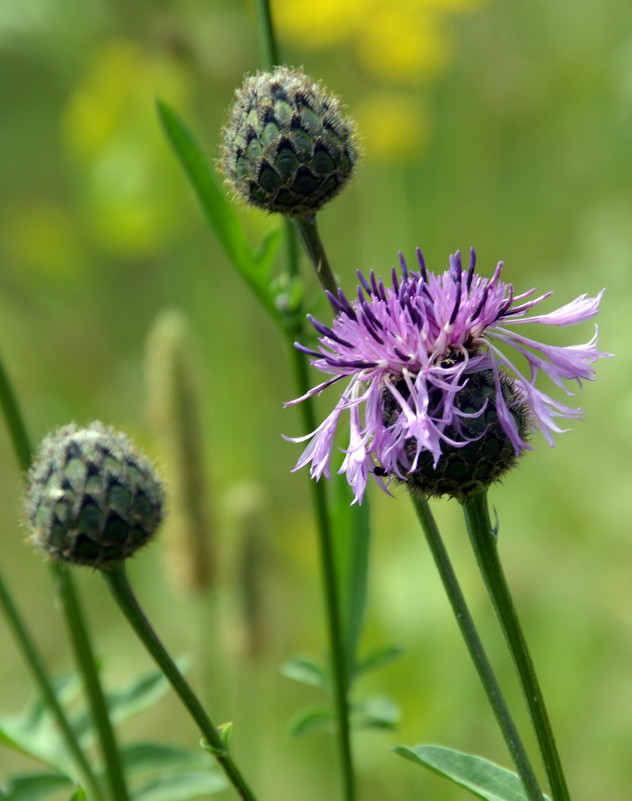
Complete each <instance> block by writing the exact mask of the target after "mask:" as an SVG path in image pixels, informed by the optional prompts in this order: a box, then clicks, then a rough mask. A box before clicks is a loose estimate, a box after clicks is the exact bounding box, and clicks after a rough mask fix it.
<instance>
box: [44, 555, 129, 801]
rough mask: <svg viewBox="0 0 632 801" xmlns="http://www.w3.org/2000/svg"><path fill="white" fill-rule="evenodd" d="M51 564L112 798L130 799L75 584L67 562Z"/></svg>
mask: <svg viewBox="0 0 632 801" xmlns="http://www.w3.org/2000/svg"><path fill="white" fill-rule="evenodd" d="M52 567H53V575H54V577H55V580H56V583H57V592H58V594H59V598H60V600H61V603H62V607H63V610H64V615H65V618H66V624H67V626H68V630H69V631H70V636H71V639H72V646H73V650H74V653H75V659H76V661H77V665H78V666H79V669H80V671H81V675H82V676H83V680H84V683H85V688H86V693H87V695H88V699H89V701H90V713H91V715H92V720H93V723H94V727H95V729H96V731H97V733H98V736H99V744H100V746H101V751H102V753H103V758H104V761H105V766H106V771H107V776H108V782H109V784H110V791H111V793H112V798H113V799H114V801H129V797H130V796H129V792H128V790H127V784H126V782H125V774H124V773H123V766H122V764H121V755H120V752H119V748H118V745H117V743H116V737H115V734H114V729H113V728H112V722H111V721H110V715H109V712H108V706H107V701H106V700H105V695H104V693H103V688H102V687H101V682H100V681H99V675H98V673H97V667H96V661H95V658H94V653H93V651H92V646H91V643H90V639H89V637H88V633H87V632H88V629H87V626H86V622H85V620H84V617H83V613H82V611H81V606H80V605H79V599H78V597H77V592H76V589H75V585H74V582H73V581H72V579H71V575H70V570H69V568H68V567H67V566H66V565H62V564H59V563H57V562H54V563H52Z"/></svg>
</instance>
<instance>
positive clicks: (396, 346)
mask: <svg viewBox="0 0 632 801" xmlns="http://www.w3.org/2000/svg"><path fill="white" fill-rule="evenodd" d="M417 258H418V261H419V272H412V271H409V270H408V268H407V266H406V262H405V261H404V258H403V257H402V256H401V255H400V261H401V278H400V277H399V276H398V274H397V272H396V270H395V268H393V270H392V276H391V280H392V286H384V284H383V282H382V279H378V278H376V277H375V274H374V273H373V272H371V273H370V275H369V279H368V280H367V279H366V278H365V277H364V276H363V275H362V274H361V273H360V272H358V273H357V275H358V278H359V280H360V284H361V285H360V286H359V287H358V296H357V300H353V301H351V302H350V301H348V300H347V298H346V297H345V295H344V294H343V292H342V290H338V295H337V297H334V296H333V295H332V294H330V293H327V295H328V298H329V301H330V302H331V304H332V306H333V307H334V309H335V311H336V313H337V314H336V318H335V320H334V322H333V325H332V327H331V328H328V327H327V326H326V325H323V324H322V323H320V322H318V321H317V320H315V319H314V318H312V317H311V316H310V317H309V319H310V321H311V323H312V325H313V326H314V328H315V329H316V331H317V332H318V334H319V335H320V337H319V342H320V346H319V348H318V350H317V351H315V350H310V349H309V348H306V347H304V346H303V345H301V344H299V343H296V347H297V348H299V349H300V350H302V351H303V352H305V353H307V354H308V355H309V356H311V357H312V360H311V363H312V365H313V366H314V367H317V368H318V369H319V370H321V371H322V372H324V373H328V374H330V375H332V376H333V377H332V378H329V379H328V380H327V381H325V382H323V383H321V384H319V385H318V386H316V387H314V388H313V389H311V390H310V391H309V392H308V393H307V394H306V395H304V396H303V397H301V398H297V399H296V400H293V401H290V402H289V403H288V404H286V405H291V404H295V403H299V402H300V401H303V400H305V399H306V398H309V397H311V396H314V395H318V394H320V393H321V392H322V391H323V390H324V389H326V388H327V387H329V386H331V385H332V384H335V383H337V382H339V381H342V380H343V379H347V380H348V381H347V384H346V387H345V389H344V391H343V393H342V395H341V396H340V398H339V400H338V402H337V403H336V405H335V407H334V409H333V410H332V412H331V413H330V414H329V416H328V417H327V418H326V419H325V420H324V421H323V423H322V424H321V425H320V426H319V427H318V428H317V429H316V431H314V432H312V433H311V434H308V435H307V436H305V437H296V438H293V439H292V440H291V441H293V442H301V441H304V440H309V445H308V446H307V448H306V449H305V450H304V452H303V454H302V455H301V457H300V459H299V460H298V463H297V464H296V467H295V468H294V469H295V470H298V469H299V468H301V467H303V466H305V465H307V464H309V465H310V471H311V475H312V477H313V478H315V479H320V477H321V476H322V475H323V474H324V475H325V476H326V477H327V478H331V472H330V463H331V456H332V451H333V448H334V437H335V434H336V431H337V428H338V425H339V422H340V417H341V415H342V413H343V411H346V410H348V411H349V421H350V433H349V443H348V446H347V447H346V449H345V450H344V453H345V458H344V461H343V464H342V467H341V468H340V471H339V472H340V473H345V474H346V478H347V481H348V482H349V484H350V485H351V487H352V488H353V490H354V493H355V501H358V502H361V501H362V497H363V495H364V491H365V489H366V484H367V480H368V477H369V475H373V476H374V478H375V479H376V480H377V482H378V483H379V484H381V485H382V487H383V488H384V489H386V487H385V484H384V480H383V479H384V477H390V476H393V477H394V478H396V479H398V480H402V481H408V480H412V479H413V477H414V476H415V474H416V471H419V470H420V469H421V466H422V465H426V468H425V469H426V470H427V469H428V468H430V470H431V471H432V470H435V469H437V467H438V465H439V463H440V460H441V459H442V456H447V454H454V453H457V452H462V451H460V449H464V448H466V447H467V446H468V445H470V443H472V442H475V441H478V440H484V439H485V434H486V433H487V431H488V430H491V428H490V425H491V424H490V423H489V420H488V418H489V414H490V413H491V412H493V421H494V423H493V425H494V426H495V428H496V432H495V433H496V439H498V438H499V435H500V439H503V440H504V441H505V444H506V447H507V448H509V450H510V452H511V457H512V460H515V458H517V457H518V456H519V455H520V454H521V453H522V452H523V451H525V450H527V449H530V446H529V444H528V443H527V441H526V437H527V435H528V434H529V433H530V431H531V430H533V429H540V430H541V431H542V433H543V434H544V436H545V438H546V439H547V441H548V442H549V444H550V445H553V434H554V433H558V432H561V431H562V430H563V429H561V428H560V427H559V426H558V425H557V422H556V419H557V418H566V419H574V418H580V417H582V411H581V409H574V408H571V407H570V406H567V405H565V404H563V403H560V402H559V401H556V400H554V399H553V398H552V397H551V396H549V395H548V394H546V393H545V392H543V391H542V390H541V389H538V388H537V387H536V382H537V379H538V376H539V374H540V373H544V374H545V375H546V376H548V377H549V378H550V379H551V380H552V381H553V382H554V383H555V384H557V385H558V386H559V387H561V388H562V389H563V390H564V391H565V392H566V394H567V395H573V393H572V392H571V391H570V390H569V389H568V388H567V387H566V385H565V382H566V381H570V380H575V381H577V382H578V384H581V380H582V379H592V378H593V377H594V370H593V368H592V366H591V365H592V364H593V363H594V362H595V361H596V360H597V359H598V358H599V357H602V356H609V355H610V354H606V353H603V352H602V351H599V350H598V349H597V348H596V344H597V331H596V330H595V335H594V336H593V337H592V339H591V340H590V341H589V342H587V343H586V344H584V345H571V346H565V347H560V346H554V345H545V344H542V343H540V342H538V341H536V340H534V339H529V338H527V337H525V336H523V335H521V334H519V333H517V332H516V326H521V325H523V324H525V323H540V324H543V325H554V326H565V325H574V324H575V323H581V322H584V321H585V320H589V319H590V318H591V317H593V316H594V315H595V314H596V313H597V311H598V308H599V302H600V300H601V296H602V294H603V290H602V292H600V293H599V294H598V295H597V297H587V296H586V295H581V296H580V297H578V298H576V299H575V300H574V301H572V302H571V303H568V304H566V305H565V306H562V307H560V308H559V309H557V310H555V311H553V312H550V313H548V314H537V315H532V316H527V315H528V313H529V312H530V311H531V310H532V309H533V308H534V307H535V306H537V305H538V304H539V303H540V302H541V301H542V300H544V299H545V298H547V297H548V296H549V295H550V294H551V293H550V292H549V293H547V294H545V295H542V296H541V297H538V298H532V299H530V298H531V296H532V295H533V294H534V292H535V290H533V289H532V290H530V291H529V292H525V293H523V294H521V295H514V289H513V286H512V285H511V284H507V283H505V282H504V281H502V280H501V279H500V275H501V271H502V262H500V263H499V264H498V266H497V267H496V270H495V271H494V274H493V276H492V277H491V278H490V279H488V278H482V277H481V276H479V275H477V274H476V273H475V272H474V266H475V262H476V254H475V253H474V250H473V249H472V250H471V256H470V265H469V269H467V270H463V267H462V264H461V255H460V253H458V252H457V253H456V254H455V255H453V256H451V257H450V269H449V270H447V271H446V272H444V273H441V274H440V275H435V274H433V273H432V272H430V271H427V270H426V267H425V264H424V260H423V256H422V254H421V251H419V250H417ZM509 356H511V358H509ZM516 357H522V358H519V361H520V362H522V368H523V369H524V368H526V369H524V372H523V371H521V369H520V368H519V367H517V366H516V364H515V359H516ZM468 393H469V396H468ZM472 395H475V396H476V397H478V398H479V400H478V402H472V397H471V396H472ZM479 420H484V423H480V424H479V425H478V426H477V421H479ZM444 461H445V460H444ZM496 477H497V475H494V476H493V477H492V480H493V479H494V478H496ZM437 494H441V493H437Z"/></svg>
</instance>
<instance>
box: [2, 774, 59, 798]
mask: <svg viewBox="0 0 632 801" xmlns="http://www.w3.org/2000/svg"><path fill="white" fill-rule="evenodd" d="M72 784H73V782H71V781H70V779H69V778H68V777H67V776H64V775H63V774H61V773H32V774H28V775H21V776H11V777H10V778H8V779H7V780H6V782H4V783H3V784H2V785H0V799H2V801H36V799H38V798H45V797H46V796H48V795H51V794H52V793H55V792H57V791H58V790H61V789H63V788H66V787H69V786H72Z"/></svg>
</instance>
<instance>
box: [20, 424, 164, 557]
mask: <svg viewBox="0 0 632 801" xmlns="http://www.w3.org/2000/svg"><path fill="white" fill-rule="evenodd" d="M28 482H29V483H28V493H27V497H26V504H25V508H26V517H27V522H28V525H29V528H30V531H31V535H30V539H31V541H32V542H33V543H34V544H36V545H38V546H39V547H40V548H42V549H43V550H44V551H46V553H47V554H48V555H49V556H51V557H52V558H54V559H58V560H61V561H63V562H70V563H72V564H76V565H91V566H92V567H96V568H107V567H108V566H112V565H114V564H117V563H118V562H121V561H122V560H123V559H126V558H127V557H128V556H131V554H133V553H134V551H136V550H137V549H138V548H140V547H141V545H144V544H145V543H146V542H148V541H149V540H150V539H151V538H152V536H153V534H154V532H155V531H156V529H157V527H158V525H159V524H160V522H161V520H162V516H163V508H164V493H163V489H162V484H161V483H160V481H159V479H158V478H157V477H156V475H155V472H154V469H153V467H152V465H151V463H150V462H149V461H148V460H147V459H146V458H145V457H144V456H142V455H141V454H140V453H138V451H136V449H135V448H134V446H133V445H132V443H131V442H130V440H129V439H128V438H127V437H126V436H125V435H124V434H121V433H119V432H117V431H114V430H113V429H110V428H106V427H105V426H103V425H102V424H101V423H98V422H95V423H92V424H91V425H90V426H88V427H87V428H78V427H77V426H75V425H69V426H64V427H63V428H60V429H58V430H57V431H54V432H52V433H51V434H49V435H48V436H47V437H46V438H45V439H44V441H43V442H42V444H41V446H40V450H39V452H38V453H37V455H36V457H35V460H34V462H33V467H32V468H31V470H30V471H29V474H28Z"/></svg>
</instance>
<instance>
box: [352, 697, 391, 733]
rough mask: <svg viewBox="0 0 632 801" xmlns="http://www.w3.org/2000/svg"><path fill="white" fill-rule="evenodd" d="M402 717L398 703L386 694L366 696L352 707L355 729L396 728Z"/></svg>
mask: <svg viewBox="0 0 632 801" xmlns="http://www.w3.org/2000/svg"><path fill="white" fill-rule="evenodd" d="M400 718H401V713H400V711H399V707H398V706H397V704H395V703H394V702H393V701H391V699H390V698H386V697H384V696H373V697H371V698H366V699H365V700H364V701H359V702H358V703H355V704H353V707H352V717H351V722H352V725H353V728H354V729H394V728H395V726H396V725H397V723H399V720H400Z"/></svg>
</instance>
